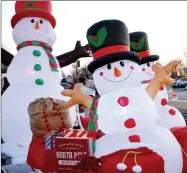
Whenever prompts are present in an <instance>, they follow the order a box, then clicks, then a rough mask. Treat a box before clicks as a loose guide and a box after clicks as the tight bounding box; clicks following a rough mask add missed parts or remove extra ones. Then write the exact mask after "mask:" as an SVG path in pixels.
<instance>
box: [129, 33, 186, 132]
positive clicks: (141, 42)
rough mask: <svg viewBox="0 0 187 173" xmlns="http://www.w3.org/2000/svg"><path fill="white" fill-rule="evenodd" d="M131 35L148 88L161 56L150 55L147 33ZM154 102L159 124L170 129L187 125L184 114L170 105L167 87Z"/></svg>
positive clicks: (160, 91)
mask: <svg viewBox="0 0 187 173" xmlns="http://www.w3.org/2000/svg"><path fill="white" fill-rule="evenodd" d="M129 35H130V47H131V51H134V52H137V53H138V54H139V55H140V57H141V63H140V68H141V71H142V77H143V80H142V87H143V88H146V87H147V85H148V84H149V82H150V81H151V80H152V79H153V78H154V75H155V74H154V72H153V70H152V66H153V65H154V62H155V61H157V60H158V59H159V56H158V55H151V54H150V51H149V43H148V37H147V34H146V33H145V32H133V33H130V34H129ZM154 102H155V105H156V108H157V111H158V114H159V119H158V124H160V125H162V126H164V127H166V128H169V129H170V128H172V127H178V126H185V125H186V123H185V120H184V117H183V116H182V114H181V113H180V112H179V111H178V110H177V109H176V108H174V107H172V106H169V105H168V92H167V87H166V86H165V85H162V86H161V87H160V90H159V91H158V93H157V95H156V97H155V99H154Z"/></svg>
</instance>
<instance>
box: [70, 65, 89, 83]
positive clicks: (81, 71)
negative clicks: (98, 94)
mask: <svg viewBox="0 0 187 173" xmlns="http://www.w3.org/2000/svg"><path fill="white" fill-rule="evenodd" d="M71 78H72V79H73V80H74V81H76V79H79V78H86V79H92V74H91V73H90V72H89V71H88V70H87V65H85V66H84V67H82V68H77V74H76V69H73V70H72V72H71Z"/></svg>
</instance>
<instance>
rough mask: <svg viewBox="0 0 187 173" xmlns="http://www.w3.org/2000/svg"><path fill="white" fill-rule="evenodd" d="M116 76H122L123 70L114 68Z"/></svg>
mask: <svg viewBox="0 0 187 173" xmlns="http://www.w3.org/2000/svg"><path fill="white" fill-rule="evenodd" d="M114 76H116V77H120V76H121V71H120V70H119V69H118V68H117V67H115V68H114Z"/></svg>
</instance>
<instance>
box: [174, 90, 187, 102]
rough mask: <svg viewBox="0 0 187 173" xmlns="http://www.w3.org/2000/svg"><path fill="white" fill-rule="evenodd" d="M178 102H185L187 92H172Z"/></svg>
mask: <svg viewBox="0 0 187 173" xmlns="http://www.w3.org/2000/svg"><path fill="white" fill-rule="evenodd" d="M174 92H175V94H176V96H177V98H178V99H179V100H187V91H180V90H179V91H177V90H175V91H174Z"/></svg>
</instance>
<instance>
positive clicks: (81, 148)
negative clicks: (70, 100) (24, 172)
mask: <svg viewBox="0 0 187 173" xmlns="http://www.w3.org/2000/svg"><path fill="white" fill-rule="evenodd" d="M62 104H63V101H61V100H58V99H52V98H40V99H36V100H35V101H33V102H31V103H30V105H29V106H28V113H29V116H30V126H31V130H32V132H33V139H32V142H31V144H30V148H29V152H28V158H27V163H28V164H29V165H30V166H31V167H32V168H35V169H38V170H41V171H42V172H44V173H49V172H50V173H51V172H53V173H54V172H58V173H68V172H69V173H70V172H73V169H76V167H75V165H77V163H78V162H79V161H80V160H82V159H84V158H89V157H90V156H93V149H94V147H95V145H94V144H95V143H94V141H95V140H96V138H97V137H99V136H102V134H99V135H98V134H97V136H96V135H95V134H93V133H92V131H91V130H88V128H91V127H93V126H94V127H95V126H96V123H95V122H96V118H97V117H94V118H92V119H91V120H90V122H86V123H83V124H86V126H87V127H85V128H84V129H73V128H72V122H71V119H70V115H69V111H68V110H67V109H66V110H62V111H56V110H55V106H58V105H62ZM93 116H94V114H93ZM93 119H95V121H94V122H93V121H92V120H93ZM86 121H87V120H86ZM97 133H99V132H97ZM92 159H93V158H92Z"/></svg>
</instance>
